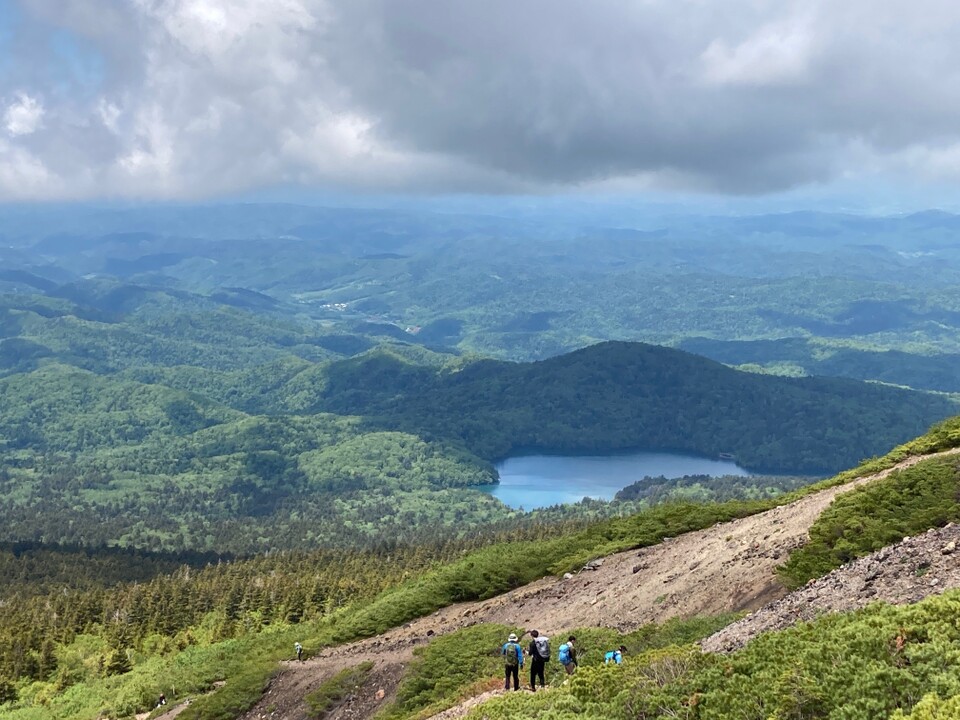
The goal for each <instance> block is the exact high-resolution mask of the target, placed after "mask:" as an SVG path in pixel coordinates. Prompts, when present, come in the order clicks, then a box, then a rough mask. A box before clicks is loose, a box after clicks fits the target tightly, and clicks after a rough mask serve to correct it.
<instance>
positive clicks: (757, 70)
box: [701, 21, 814, 86]
mask: <svg viewBox="0 0 960 720" xmlns="http://www.w3.org/2000/svg"><path fill="white" fill-rule="evenodd" d="M813 48H814V38H813V37H812V32H811V29H810V28H809V26H807V24H806V23H803V22H797V21H794V22H791V23H785V24H776V25H767V26H764V27H761V28H760V29H759V30H757V31H756V32H755V33H754V34H752V35H751V36H750V37H749V38H747V39H746V40H744V41H743V42H741V43H739V44H737V45H733V46H731V45H730V44H728V43H727V41H725V40H719V39H717V40H714V41H713V42H711V43H710V45H709V46H708V47H707V49H706V50H704V52H703V55H701V59H702V61H703V65H704V76H705V78H706V80H707V81H708V82H711V83H716V84H720V85H723V84H730V85H758V86H762V85H770V86H773V85H780V84H789V83H795V82H799V81H802V80H804V79H806V78H807V77H808V71H809V69H810V64H811V62H812V60H813V57H812V56H813Z"/></svg>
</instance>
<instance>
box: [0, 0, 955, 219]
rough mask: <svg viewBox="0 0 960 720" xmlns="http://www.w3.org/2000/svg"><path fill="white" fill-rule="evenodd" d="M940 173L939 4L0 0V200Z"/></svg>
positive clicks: (817, 180) (949, 133) (947, 156)
mask: <svg viewBox="0 0 960 720" xmlns="http://www.w3.org/2000/svg"><path fill="white" fill-rule="evenodd" d="M877 183H884V184H886V185H887V186H888V187H894V188H902V189H903V191H904V192H916V191H917V189H918V188H921V189H922V188H924V187H926V186H930V187H940V188H944V187H946V188H949V189H951V190H953V189H960V4H957V3H955V2H947V1H941V0H913V1H912V2H901V1H896V2H894V1H892V0H843V2H828V1H826V0H823V1H821V0H801V1H799V2H795V1H793V0H771V1H769V2H767V1H765V0H723V1H722V2H721V1H720V0H714V1H713V2H707V1H706V0H589V2H585V1H584V0H482V1H481V0H473V1H470V2H467V1H459V0H335V1H329V0H83V1H82V2H80V1H74V0H0V201H13V200H24V199H31V200H33V199H39V200H45V199H109V198H137V199H200V198H216V197H219V196H224V195H230V194H236V193H242V192H247V193H249V192H256V191H258V190H259V189H268V188H276V187H299V188H325V189H334V190H340V191H356V192H361V193H364V192H377V193H383V192H425V193H450V192H453V193H459V192H466V193H577V192H587V193H589V192H600V193H607V192H608V193H638V194H643V193H644V192H657V193H671V192H677V193H690V192H703V193H713V194H716V195H720V196H741V197H742V196H767V195H769V194H771V193H773V194H775V193H782V192H789V191H797V190H798V189H800V190H802V189H804V188H821V189H822V188H827V189H828V190H829V188H831V187H843V188H847V189H849V188H851V187H854V188H855V187H863V188H869V187H872V186H874V185H875V184H877Z"/></svg>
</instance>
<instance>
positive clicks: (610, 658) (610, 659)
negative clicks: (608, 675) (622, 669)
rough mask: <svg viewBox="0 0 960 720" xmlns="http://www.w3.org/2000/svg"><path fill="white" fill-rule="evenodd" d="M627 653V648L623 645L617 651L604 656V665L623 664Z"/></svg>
mask: <svg viewBox="0 0 960 720" xmlns="http://www.w3.org/2000/svg"><path fill="white" fill-rule="evenodd" d="M625 652H627V648H626V647H625V646H623V645H621V646H620V647H618V648H617V649H616V650H611V651H610V652H608V653H607V654H606V655H604V656H603V664H604V665H609V664H610V663H616V664H617V665H619V664H620V663H622V662H623V654H624V653H625Z"/></svg>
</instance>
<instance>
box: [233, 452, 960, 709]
mask: <svg viewBox="0 0 960 720" xmlns="http://www.w3.org/2000/svg"><path fill="white" fill-rule="evenodd" d="M958 453H960V448H953V449H950V450H947V451H944V452H942V453H935V454H934V455H933V456H914V457H910V458H908V459H906V460H904V461H902V462H900V463H898V464H897V465H895V466H893V467H891V468H888V469H886V470H883V471H881V472H879V473H876V474H873V475H868V476H865V477H862V478H860V479H858V480H856V481H854V482H852V483H849V484H846V485H840V486H835V487H832V488H827V489H825V490H821V491H819V492H817V493H815V494H811V495H809V496H807V497H804V498H801V499H800V500H797V501H795V502H793V503H791V504H789V505H784V506H781V507H777V508H774V509H772V510H769V511H767V512H763V513H759V514H757V515H752V516H749V517H746V518H743V519H740V520H734V521H731V522H727V523H722V524H719V525H716V526H715V527H712V528H709V529H706V530H701V531H695V532H690V533H686V534H684V535H680V536H678V537H676V538H673V539H671V540H668V541H665V542H663V543H661V544H659V545H655V546H652V547H648V548H645V549H644V550H641V551H639V552H638V551H636V550H632V551H627V552H622V553H617V554H615V555H612V556H610V557H607V558H605V559H604V561H603V563H602V564H601V565H600V566H599V568H598V569H596V570H584V571H582V572H580V573H578V574H577V575H574V576H572V577H570V578H557V577H547V578H544V579H542V580H539V581H536V582H534V583H531V584H529V585H525V586H523V587H521V588H518V589H516V590H513V591H511V592H508V593H505V594H503V595H499V596H497V597H494V598H491V599H489V600H482V601H477V602H470V603H461V604H458V605H452V606H450V607H447V608H444V609H442V610H439V611H437V612H435V613H433V614H432V615H429V616H426V617H424V618H421V619H419V620H414V621H413V622H411V623H408V624H406V625H404V626H403V627H400V628H394V629H393V630H390V631H388V632H386V633H384V634H382V635H379V636H377V637H374V638H371V639H369V640H363V641H360V642H356V643H350V644H347V645H343V646H338V647H334V648H330V649H324V650H321V651H320V652H319V653H317V654H316V656H315V657H314V658H312V659H310V660H308V661H307V662H305V663H289V664H285V665H284V668H283V671H282V672H281V674H280V675H279V676H278V677H277V678H276V679H275V680H274V682H273V683H272V685H271V688H270V692H269V693H268V695H266V696H265V697H264V699H263V700H262V701H261V703H260V704H258V705H257V706H255V707H254V708H252V709H251V710H250V711H248V712H247V713H245V714H244V715H242V716H241V718H242V720H255V719H256V718H259V717H262V716H263V714H264V713H265V712H266V708H268V707H273V708H276V709H278V711H279V712H280V713H281V716H282V717H284V718H288V719H289V720H306V719H307V717H308V715H307V711H306V706H305V705H303V702H302V698H303V695H304V694H305V693H306V692H309V690H311V689H312V688H314V687H316V686H317V685H319V684H320V683H321V682H322V681H323V679H324V678H326V677H328V676H329V675H331V674H332V673H333V672H335V671H336V670H337V669H340V668H343V667H349V666H352V665H354V664H356V663H358V662H360V661H362V660H371V661H373V662H374V663H375V669H376V668H392V667H394V666H395V665H396V664H398V663H405V662H408V661H409V659H410V657H411V650H412V649H413V648H415V647H420V646H423V645H424V644H426V643H429V642H430V640H431V638H433V637H434V636H436V635H438V634H446V633H450V632H454V631H456V630H458V629H460V628H464V627H469V626H472V625H476V624H479V623H501V624H504V625H508V626H514V627H519V628H528V629H530V628H538V629H540V630H542V631H545V632H546V633H547V634H548V635H553V636H554V637H556V636H557V635H558V633H561V636H562V631H564V630H569V629H572V628H575V627H588V626H600V625H602V626H606V627H615V628H617V629H618V630H619V631H621V632H629V631H631V630H634V629H636V628H638V627H640V626H642V625H644V624H646V623H649V622H662V621H664V620H667V619H670V618H674V617H693V616H698V615H716V614H720V613H723V612H737V611H744V610H756V609H758V608H759V607H761V606H762V605H764V604H765V603H767V602H769V601H771V600H774V599H776V598H778V597H781V596H783V595H784V594H786V592H787V591H786V588H785V587H784V586H783V585H782V584H780V582H779V580H778V578H777V573H776V568H777V566H778V565H779V564H781V563H782V562H783V560H784V559H785V558H786V557H787V555H788V554H789V553H790V552H791V551H792V550H793V549H795V548H796V547H798V546H800V545H802V544H803V543H804V542H805V541H806V538H807V531H808V529H809V527H810V525H811V524H812V523H813V522H814V521H815V520H816V518H817V517H819V515H820V513H822V512H823V510H824V509H825V508H826V507H828V506H829V505H830V503H831V502H832V501H833V499H834V498H836V497H837V496H838V495H841V494H843V493H846V492H849V491H850V490H853V489H854V488H856V487H859V486H862V485H865V484H869V483H871V482H873V481H876V480H878V479H881V478H885V477H888V476H890V475H892V474H895V473H897V472H898V471H901V470H903V469H905V468H908V467H911V466H913V465H916V464H917V463H919V462H921V461H923V460H924V459H925V457H934V456H936V457H939V456H955V455H957V454H958ZM532 547H535V546H532ZM951 577H952V576H951ZM954 581H955V584H954V585H952V584H951V583H954ZM956 584H960V575H957V576H956V577H955V578H953V579H952V580H951V581H949V582H946V581H945V582H943V583H941V584H938V585H936V586H928V587H929V592H942V591H943V590H944V589H946V588H947V587H951V586H955V585H956ZM379 689H380V688H379V687H377V686H376V683H374V684H372V685H370V692H373V693H375V692H377V691H378V690H379ZM386 699H389V698H386ZM343 717H366V716H363V715H361V716H354V715H351V714H350V713H349V712H347V713H345V714H344V715H343Z"/></svg>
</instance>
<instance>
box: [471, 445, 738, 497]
mask: <svg viewBox="0 0 960 720" xmlns="http://www.w3.org/2000/svg"><path fill="white" fill-rule="evenodd" d="M497 471H498V472H499V473H500V483H499V484H498V485H486V486H484V487H483V488H481V489H482V490H484V491H485V492H488V493H490V494H491V495H493V496H494V497H496V498H499V499H500V500H501V501H502V502H503V503H505V504H506V505H509V506H510V507H512V508H520V507H522V508H523V509H525V510H533V509H534V508H541V507H550V506H551V505H557V504H559V503H574V502H579V501H580V500H582V499H583V498H585V497H590V498H597V499H603V500H610V499H612V498H613V496H614V495H616V494H617V491H618V490H621V489H622V488H625V487H626V486H627V485H631V484H632V483H635V482H636V481H637V480H642V479H643V478H644V477H647V476H649V477H659V476H661V475H662V476H663V477H666V478H679V477H683V476H684V475H712V476H714V477H718V476H721V475H750V474H751V473H749V472H747V471H746V470H744V469H743V468H741V467H740V466H738V465H737V464H736V463H735V462H733V461H732V460H711V459H708V458H702V457H694V456H690V455H677V454H674V453H662V452H635V453H624V454H617V455H525V456H522V457H514V458H508V459H507V460H505V461H504V462H502V463H501V464H500V465H498V466H497Z"/></svg>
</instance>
